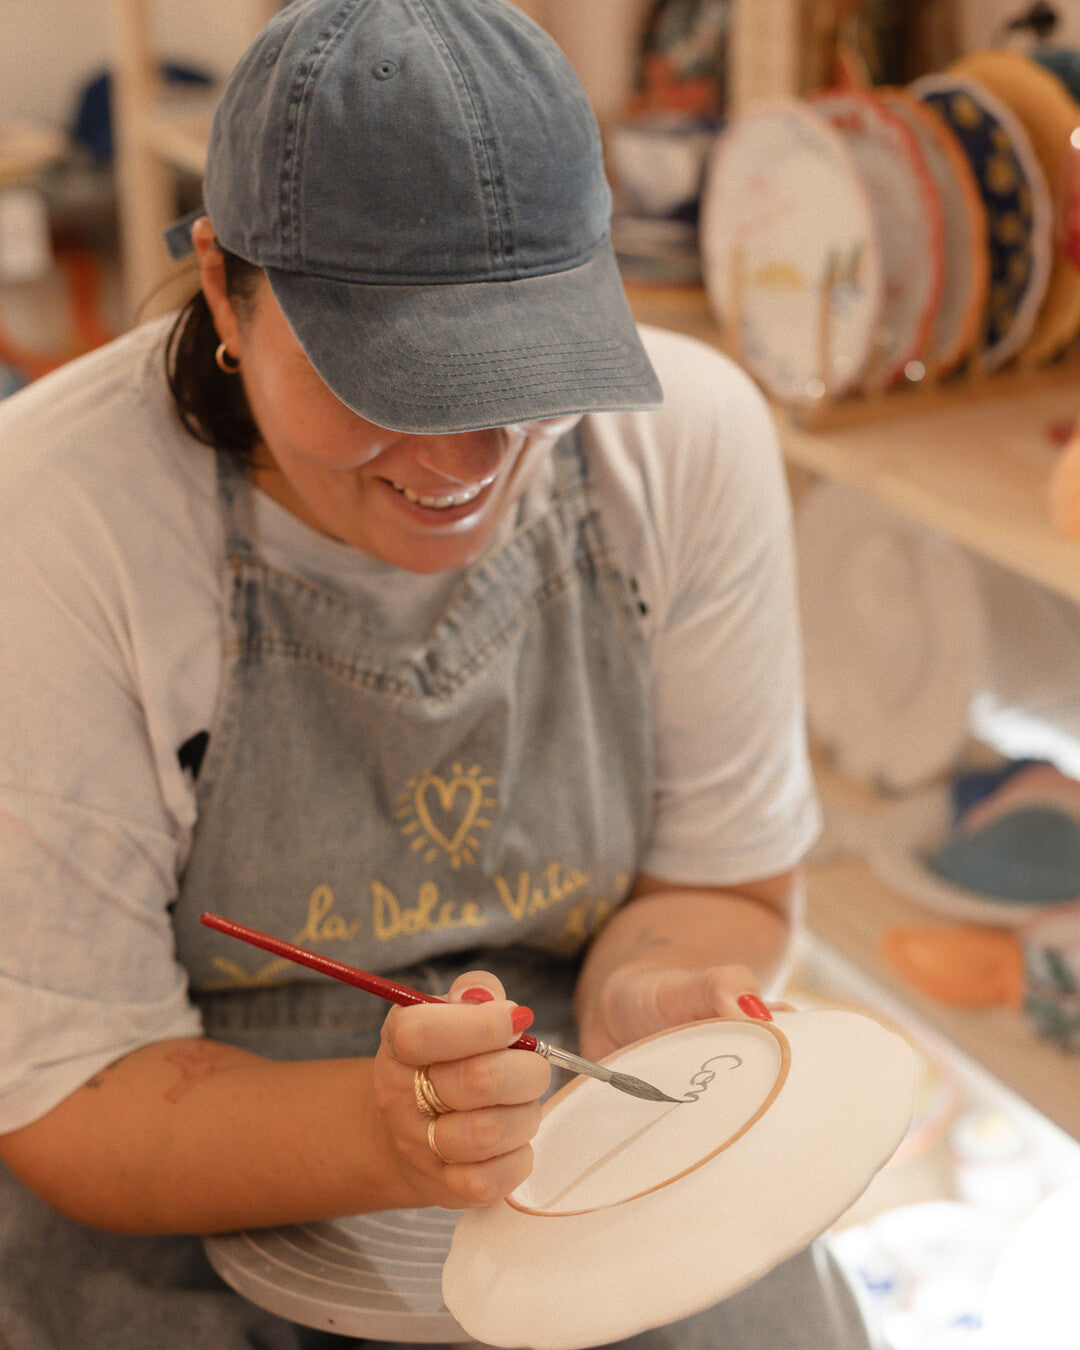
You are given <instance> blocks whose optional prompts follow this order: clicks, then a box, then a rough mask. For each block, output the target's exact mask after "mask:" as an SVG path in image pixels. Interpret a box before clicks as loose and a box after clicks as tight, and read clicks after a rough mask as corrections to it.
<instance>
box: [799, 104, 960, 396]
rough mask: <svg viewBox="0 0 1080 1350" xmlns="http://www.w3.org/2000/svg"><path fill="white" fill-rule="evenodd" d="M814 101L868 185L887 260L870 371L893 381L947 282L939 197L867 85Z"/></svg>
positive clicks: (917, 347)
mask: <svg viewBox="0 0 1080 1350" xmlns="http://www.w3.org/2000/svg"><path fill="white" fill-rule="evenodd" d="M812 102H813V106H814V108H815V110H816V111H818V112H820V113H821V114H822V115H823V116H825V117H826V118H827V119H828V120H829V122H830V123H831V124H832V125H833V126H834V127H835V128H836V130H837V131H839V133H840V134H841V136H843V138H844V140H845V141H846V143H847V145H848V147H849V148H850V150H851V153H852V154H853V155H854V157H855V163H856V165H857V166H858V169H859V173H860V174H861V175H862V178H863V181H864V182H865V184H866V186H867V188H868V189H869V191H870V200H871V202H872V203H873V207H874V212H875V216H876V218H877V233H878V239H879V240H880V243H881V254H882V260H883V263H884V267H885V305H884V310H883V313H882V316H881V322H880V325H879V329H878V333H877V335H876V346H877V350H876V353H875V358H874V370H873V372H872V379H873V381H874V382H876V383H879V384H880V385H882V386H887V385H890V384H894V383H895V382H896V381H897V380H898V379H900V377H901V376H902V375H903V374H904V370H905V367H906V366H907V365H908V364H909V363H910V362H912V361H914V360H915V359H916V357H919V356H922V355H923V353H924V352H925V350H926V347H927V344H928V342H929V338H930V332H931V326H932V324H933V322H934V316H935V314H936V313H937V307H938V302H939V300H940V298H941V288H942V284H943V270H944V269H943V244H942V232H943V222H942V216H943V211H942V205H941V197H940V194H939V193H938V190H937V185H936V184H935V182H934V179H933V177H932V176H931V174H930V170H929V168H928V167H927V163H926V158H925V156H924V155H923V153H922V150H921V149H920V147H919V144H918V141H917V140H916V139H915V137H914V135H912V133H911V131H910V130H909V129H908V126H907V124H906V123H905V122H904V121H902V120H901V119H900V118H899V117H897V116H895V115H894V114H893V113H892V112H891V111H890V110H889V107H888V105H887V104H886V103H885V102H884V100H882V99H880V98H878V97H877V96H876V95H875V94H872V93H869V92H866V91H863V90H854V89H852V90H831V91H829V92H828V93H823V94H817V95H815V96H814V98H813V100H812Z"/></svg>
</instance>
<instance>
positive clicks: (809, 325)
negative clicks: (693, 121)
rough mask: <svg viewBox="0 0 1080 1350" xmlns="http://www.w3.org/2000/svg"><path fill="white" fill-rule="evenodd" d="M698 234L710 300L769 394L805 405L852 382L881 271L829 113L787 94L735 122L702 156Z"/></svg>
mask: <svg viewBox="0 0 1080 1350" xmlns="http://www.w3.org/2000/svg"><path fill="white" fill-rule="evenodd" d="M700 238H701V250H702V270H703V274H704V279H705V286H706V290H707V292H708V295H709V299H710V302H711V304H712V306H713V308H714V310H715V311H716V314H717V317H718V318H719V320H720V322H721V324H722V325H723V326H724V327H725V329H726V330H727V331H728V332H729V333H732V334H734V335H735V337H736V340H737V348H738V354H739V357H740V359H741V360H742V361H743V363H744V364H745V365H746V367H747V368H748V369H749V370H750V371H751V373H752V374H753V375H754V376H755V377H756V378H757V379H758V380H759V382H760V383H761V384H762V385H763V386H764V388H765V389H766V390H767V392H768V393H770V394H771V395H773V396H774V397H775V398H777V399H779V400H781V401H784V402H790V403H805V402H807V401H812V400H814V399H820V398H822V397H824V396H825V395H826V394H829V395H832V396H834V397H836V396H840V395H842V394H844V393H846V392H848V391H849V390H850V389H852V388H853V387H854V386H855V385H857V384H858V382H859V381H860V379H861V378H862V376H863V374H864V372H865V371H866V368H867V365H868V363H869V361H870V357H871V354H872V351H873V344H874V340H875V335H876V332H877V326H878V321H879V318H880V315H881V311H882V303H883V298H884V289H885V272H884V265H883V261H882V254H881V246H880V243H879V239H878V229H877V223H876V220H875V217H874V212H873V209H872V206H871V203H870V198H869V193H868V191H867V188H866V185H865V183H864V182H863V179H862V177H861V176H860V174H859V171H858V168H857V166H856V164H855V159H854V156H853V155H852V153H851V151H850V149H849V148H848V146H847V145H846V144H845V142H844V139H843V137H842V136H841V135H840V133H839V132H838V131H836V130H835V128H834V127H832V126H830V124H829V122H828V120H827V119H826V118H825V117H823V116H822V115H821V114H820V113H819V112H816V111H815V110H813V109H812V108H811V107H809V106H808V105H807V104H805V103H801V102H798V101H796V100H790V101H780V102H776V103H769V104H767V105H763V106H761V107H759V108H757V109H754V110H753V111H750V112H748V113H746V114H745V115H743V116H741V117H739V118H737V119H736V120H735V121H733V122H732V123H731V124H730V126H729V127H728V129H727V130H726V131H725V132H724V133H723V134H722V135H721V136H720V137H718V139H717V143H716V146H715V148H714V150H713V153H712V155H711V156H710V159H709V164H708V166H707V170H706V175H705V185H704V189H703V193H702V203H701V223H700Z"/></svg>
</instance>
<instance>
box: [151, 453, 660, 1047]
mask: <svg viewBox="0 0 1080 1350" xmlns="http://www.w3.org/2000/svg"><path fill="white" fill-rule="evenodd" d="M219 496H220V499H221V503H222V510H223V519H224V526H225V543H226V558H227V560H228V561H227V573H228V580H227V592H226V600H227V606H228V611H227V612H228V615H229V631H228V636H227V640H226V654H225V667H226V668H225V673H224V680H223V686H222V691H221V695H220V698H219V704H218V708H217V712H216V716H215V722H214V726H213V727H212V729H211V732H210V740H209V744H208V748H207V750H206V754H205V758H204V760H203V763H202V766H201V770H200V773H199V777H198V781H197V785H196V791H197V802H198V824H197V826H196V828H195V833H194V839H193V844H192V850H191V854H190V857H189V859H188V862H187V866H186V869H185V873H184V877H183V881H182V884H181V888H180V897H179V900H178V902H177V904H176V907H175V910H174V914H173V923H174V927H175V931H176V939H177V951H178V955H179V959H180V961H181V963H182V964H183V965H184V967H185V969H186V970H187V971H188V975H189V980H190V987H191V992H192V997H193V998H194V999H195V1001H196V1003H197V1004H198V1005H199V1007H200V1009H201V1011H202V1014H203V1018H204V1023H205V1026H206V1029H207V1031H208V1033H209V1034H211V1035H213V1036H216V1037H220V1038H222V1039H225V1040H229V1041H232V1042H235V1043H238V1044H242V1045H244V1046H246V1047H247V1048H250V1049H254V1050H258V1051H260V1052H262V1053H267V1054H273V1055H275V1056H277V1057H283V1058H293V1057H298V1056H305V1057H308V1056H311V1055H316V1054H317V1055H328V1054H356V1053H372V1052H373V1051H374V1049H375V1048H376V1045H377V1037H378V1028H379V1027H380V1026H381V1024H382V1021H383V1019H384V1017H385V1016H386V1011H387V1009H386V1006H385V1005H384V1004H382V1003H381V1002H380V1001H379V1000H377V999H373V998H371V997H370V996H367V995H363V994H358V993H357V992H356V991H355V990H353V989H350V988H348V987H347V986H341V985H339V984H337V983H335V982H333V981H329V980H326V979H325V978H323V977H318V976H313V975H312V973H311V972H310V971H308V970H306V969H304V968H301V967H299V966H296V965H294V964H292V963H290V962H287V961H283V960H280V959H273V958H267V957H266V955H265V953H262V952H261V951H259V950H257V949H255V948H251V947H246V946H244V945H243V944H242V943H239V942H237V941H236V940H235V939H231V938H228V937H223V936H222V935H221V934H220V933H217V932H212V931H211V930H209V929H207V928H205V927H204V926H202V925H201V924H200V923H199V917H200V915H201V913H202V912H203V911H204V910H213V911H217V912H219V913H222V914H224V915H225V916H226V917H227V918H231V919H235V920H238V921H239V922H242V923H245V924H248V925H250V926H251V927H254V928H259V929H262V930H263V931H265V932H269V933H273V934H275V935H276V936H279V937H284V938H287V939H289V940H291V941H293V942H298V943H299V944H300V945H301V946H305V947H309V948H311V949H313V950H315V951H318V952H321V953H323V954H325V955H327V956H332V957H334V958H335V959H337V960H339V961H345V962H347V963H349V964H351V965H357V966H361V967H363V968H364V969H367V970H374V971H377V972H379V973H392V974H393V976H394V978H396V979H398V980H400V981H402V982H403V983H406V984H413V985H415V986H419V987H421V988H424V989H426V990H429V991H430V992H436V993H439V992H443V991H444V990H445V988H446V986H447V984H448V983H449V982H450V980H451V979H452V978H453V974H454V972H456V971H458V970H462V969H469V968H472V967H476V966H482V967H485V968H488V967H493V968H495V969H496V973H498V974H499V975H500V976H501V977H502V978H503V979H504V981H505V983H506V985H507V990H508V993H509V995H510V997H511V998H514V999H516V1000H517V1001H518V1002H522V1003H524V1002H527V1001H528V999H529V998H533V997H538V998H539V997H541V996H542V995H543V994H544V993H545V989H546V987H547V984H548V981H549V980H552V981H555V985H556V986H557V987H552V989H551V990H550V996H549V997H548V998H545V999H544V1000H543V1002H544V1003H545V1004H547V1005H549V1006H550V1010H551V1015H552V1016H554V1017H556V1020H557V1021H559V1022H562V1023H563V1027H562V1028H560V1027H558V1026H551V1025H549V1019H541V1018H540V1017H539V1016H538V1025H540V1024H541V1021H543V1025H544V1029H545V1031H548V1032H551V1033H552V1034H556V1033H558V1032H559V1031H560V1030H566V1028H567V1025H568V1018H569V1000H568V998H567V992H568V988H569V984H570V983H571V982H572V979H573V974H574V972H575V970H576V965H577V961H576V958H577V956H578V955H579V953H580V952H581V951H582V949H583V948H584V947H585V945H586V944H587V942H588V941H589V939H590V938H591V936H592V935H593V934H594V933H595V932H596V930H597V929H598V928H599V926H600V925H601V924H602V923H603V922H604V920H605V919H606V918H607V916H608V915H609V914H610V913H611V911H612V910H613V909H614V908H615V907H616V906H617V905H618V904H620V903H621V902H622V900H623V899H624V898H625V896H626V893H627V890H628V888H629V886H630V883H631V881H632V880H633V877H634V875H635V874H636V872H637V870H638V866H639V861H640V858H641V857H642V854H643V851H644V848H645V845H646V843H647V840H648V835H649V830H650V826H651V819H652V797H653V792H652V746H653V737H652V727H651V718H650V699H649V689H648V668H647V660H646V650H645V644H644V638H643V634H642V632H641V616H640V614H639V613H638V610H637V606H636V602H635V600H634V596H633V593H632V591H631V588H630V585H629V584H628V582H627V581H626V579H624V577H623V576H622V575H621V574H620V572H619V570H618V568H617V566H616V564H615V560H614V557H613V555H612V552H611V550H610V548H609V546H608V544H607V541H606V538H605V535H604V532H603V529H602V527H601V523H600V516H599V511H598V505H597V502H596V500H595V494H594V490H593V488H592V487H591V486H590V484H589V482H588V478H587V474H586V472H585V459H584V456H583V454H582V449H581V443H580V437H579V434H578V432H577V431H574V432H573V433H571V434H570V435H569V436H567V437H565V438H563V440H562V441H561V442H560V443H559V444H558V445H557V446H556V447H555V450H554V475H553V487H552V490H551V492H550V494H549V495H548V496H547V497H546V499H545V502H544V505H543V509H541V510H539V512H538V513H535V514H533V515H531V516H530V518H529V519H527V520H524V521H518V522H515V524H514V528H513V529H512V530H511V531H510V532H509V537H508V538H507V539H505V540H503V541H502V543H501V544H500V545H499V546H497V547H495V548H494V549H493V550H491V551H490V552H489V554H488V555H487V556H486V557H484V558H483V559H482V560H481V561H480V562H479V563H478V564H477V565H475V566H474V567H473V568H472V569H471V570H470V571H468V572H467V573H465V574H463V577H462V580H461V581H460V584H459V585H458V586H457V587H456V589H455V590H454V591H453V593H452V595H451V596H450V598H449V600H448V602H447V604H446V606H445V608H444V609H443V611H442V613H441V614H440V615H439V616H438V617H437V618H436V620H435V621H434V622H433V623H432V625H431V628H430V631H429V632H428V633H426V634H425V635H423V637H422V638H421V639H420V640H419V641H415V642H412V643H408V642H404V641H398V642H388V641H387V639H386V638H385V636H384V634H383V632H382V630H381V628H380V626H379V625H378V623H377V621H376V620H375V618H374V617H373V615H372V613H371V612H370V609H369V607H368V606H365V605H363V604H358V603H352V602H350V601H349V600H347V599H345V598H344V597H343V596H341V595H339V594H334V593H330V592H328V591H327V590H326V589H324V588H323V587H321V586H319V585H316V584H314V583H312V582H310V581H308V580H306V579H304V578H301V577H298V576H294V575H290V574H287V573H284V572H280V571H276V570H275V569H273V568H272V567H269V566H268V565H267V564H266V562H265V561H264V560H263V559H262V558H261V557H260V555H259V552H258V550H257V548H256V546H255V541H254V538H253V529H252V519H251V504H252V498H251V492H250V489H249V487H248V484H247V480H246V478H245V477H244V476H243V475H242V474H241V473H240V472H239V471H238V470H237V469H236V468H235V467H234V466H233V465H232V463H231V462H230V460H229V459H228V458H227V457H225V456H219ZM541 1011H542V1009H540V1008H538V1009H537V1012H538V1015H539V1014H540V1013H541Z"/></svg>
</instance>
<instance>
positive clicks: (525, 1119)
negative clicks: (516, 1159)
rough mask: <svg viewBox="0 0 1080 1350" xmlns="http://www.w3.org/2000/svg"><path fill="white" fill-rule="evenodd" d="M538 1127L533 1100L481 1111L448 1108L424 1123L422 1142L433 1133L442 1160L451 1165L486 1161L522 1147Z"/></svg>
mask: <svg viewBox="0 0 1080 1350" xmlns="http://www.w3.org/2000/svg"><path fill="white" fill-rule="evenodd" d="M539 1126H540V1107H539V1105H538V1104H537V1103H536V1102H530V1103H528V1104H526V1105H522V1106H492V1107H488V1108H487V1109H486V1110H483V1111H451V1112H450V1113H449V1114H448V1115H445V1116H436V1117H435V1119H434V1123H433V1124H432V1123H430V1122H427V1123H425V1129H424V1132H425V1143H428V1144H430V1143H431V1136H434V1142H435V1144H437V1145H438V1148H439V1152H440V1153H441V1154H442V1155H443V1159H445V1161H446V1162H447V1163H449V1164H451V1165H453V1164H455V1163H459V1164H460V1163H483V1162H490V1161H492V1160H493V1159H496V1158H502V1157H505V1156H506V1155H507V1154H508V1153H515V1152H516V1151H517V1150H518V1149H523V1148H525V1147H526V1145H527V1144H529V1142H530V1141H531V1140H532V1138H533V1136H534V1135H535V1134H536V1131H537V1129H538V1128H539ZM429 1131H430V1134H429ZM432 1152H433V1153H434V1149H432ZM435 1156H436V1157H437V1156H438V1155H437V1154H436V1155H435Z"/></svg>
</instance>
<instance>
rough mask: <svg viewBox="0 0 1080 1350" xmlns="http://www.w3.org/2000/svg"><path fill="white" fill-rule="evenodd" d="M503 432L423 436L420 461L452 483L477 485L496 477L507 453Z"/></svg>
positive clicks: (419, 445)
mask: <svg viewBox="0 0 1080 1350" xmlns="http://www.w3.org/2000/svg"><path fill="white" fill-rule="evenodd" d="M506 439H507V438H506V436H505V433H504V432H503V429H502V428H500V427H496V428H494V429H493V430H491V431H462V432H456V433H454V434H452V435H446V436H422V437H419V438H418V439H417V441H416V449H415V454H416V459H417V462H418V463H419V464H421V465H423V467H424V468H425V469H427V470H429V471H430V472H431V473H434V474H438V475H439V477H440V478H445V479H446V480H447V481H448V482H453V483H462V484H466V483H476V482H478V481H479V480H480V479H482V478H486V477H488V475H490V474H493V473H494V472H495V471H496V470H497V469H498V467H499V465H500V463H501V462H502V459H503V456H504V454H505V452H506Z"/></svg>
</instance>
